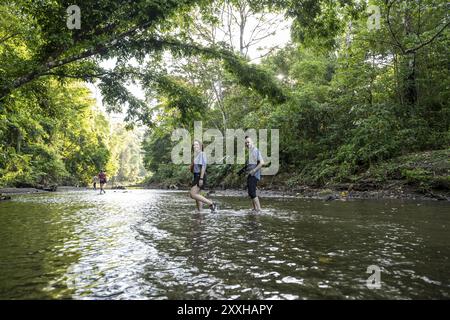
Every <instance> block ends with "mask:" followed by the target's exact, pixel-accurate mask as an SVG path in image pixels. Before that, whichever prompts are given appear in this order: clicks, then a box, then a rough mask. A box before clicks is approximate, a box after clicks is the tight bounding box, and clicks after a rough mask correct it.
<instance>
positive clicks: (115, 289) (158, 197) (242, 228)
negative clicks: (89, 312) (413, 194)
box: [0, 189, 450, 299]
mask: <svg viewBox="0 0 450 320" xmlns="http://www.w3.org/2000/svg"><path fill="white" fill-rule="evenodd" d="M216 200H217V201H218V202H219V204H220V211H219V212H218V213H216V214H212V213H209V212H208V211H207V210H205V212H204V213H195V211H194V207H195V206H194V204H193V201H192V200H191V199H190V198H189V197H187V193H186V192H180V191H167V190H139V189H136V190H125V191H122V190H120V191H119V190H117V191H116V192H113V191H112V190H108V191H107V193H106V194H105V195H98V194H97V193H96V192H94V191H70V192H57V193H46V194H34V195H18V196H14V197H13V199H12V200H11V201H5V202H1V203H0V219H1V224H0V299H449V298H450V232H449V228H450V204H449V203H448V202H434V201H427V202H419V201H401V200H357V201H356V200H355V201H346V202H342V201H332V202H324V201H320V200H308V199H292V198H291V199H289V198H270V199H262V200H261V203H262V205H263V207H264V208H265V209H264V212H262V213H261V214H252V213H250V212H249V210H248V207H249V200H248V199H246V198H238V197H217V198H216ZM369 266H376V268H379V270H380V272H379V280H380V282H377V283H376V284H378V285H379V288H369V287H368V285H367V284H368V281H367V279H368V277H369V276H370V273H367V268H368V267H369ZM374 283H375V282H370V283H369V284H374Z"/></svg>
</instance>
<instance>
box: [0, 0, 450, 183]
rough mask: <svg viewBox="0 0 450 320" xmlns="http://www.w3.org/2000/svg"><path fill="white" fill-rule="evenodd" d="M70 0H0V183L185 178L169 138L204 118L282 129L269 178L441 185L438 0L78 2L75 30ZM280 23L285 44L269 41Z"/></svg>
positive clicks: (443, 121) (229, 174) (442, 21)
mask: <svg viewBox="0 0 450 320" xmlns="http://www.w3.org/2000/svg"><path fill="white" fill-rule="evenodd" d="M72 2H73V1H65V0H51V1H50V0H43V1H32V0H11V1H8V2H6V3H2V4H0V141H1V143H0V187H8V186H15V187H21V186H37V185H51V184H57V185H76V186H86V185H89V184H90V182H91V180H92V177H93V176H94V175H95V174H97V173H98V171H99V170H100V169H105V170H106V172H107V173H108V176H110V177H115V179H117V181H126V182H129V183H133V184H134V183H138V182H141V183H144V184H150V185H152V184H153V185H154V184H156V185H160V186H169V185H176V186H178V187H181V186H186V185H188V184H189V180H190V175H191V173H190V172H189V170H188V168H187V166H186V165H175V164H172V163H171V162H170V151H171V148H172V146H173V145H174V143H173V142H172V141H171V134H172V131H173V130H174V129H176V128H186V129H188V130H191V131H192V130H193V125H194V121H203V127H205V128H217V129H219V130H221V131H225V130H226V129H227V128H255V129H279V130H280V172H279V173H278V174H277V175H276V176H270V177H265V178H263V180H262V186H263V187H268V188H286V189H295V188H299V187H300V186H314V187H325V186H330V187H331V186H341V187H342V186H345V188H348V187H349V186H350V185H352V186H357V185H359V186H360V187H361V188H364V187H369V186H371V187H373V188H378V187H383V186H386V185H387V184H389V183H390V182H392V181H399V183H401V184H405V185H408V186H412V187H414V188H416V189H417V190H419V191H421V192H429V191H431V190H443V191H445V192H448V190H449V188H450V106H449V104H448V101H449V92H450V90H449V86H450V76H449V66H450V63H449V58H448V57H449V50H448V48H449V44H450V41H449V40H450V39H449V35H450V31H449V28H448V27H449V18H448V12H449V11H448V9H449V7H448V3H447V2H446V1H444V0H417V1H404V0H398V1H396V0H373V1H362V0H361V1H357V0H336V1H329V0H273V1H269V0H217V1H207V0H197V1H195V0H193V1H189V0H168V1H165V0H160V1H159V0H138V1H126V0H112V1H106V0H95V1H94V0H84V1H82V2H80V4H79V7H80V10H81V11H80V12H81V14H80V17H81V26H80V28H79V29H77V28H74V29H71V28H69V27H68V26H67V19H68V12H67V8H68V7H69V6H70V5H72V4H73V3H72ZM283 24H287V25H288V29H289V30H288V31H290V39H289V41H288V43H287V44H286V45H283V46H276V45H273V46H271V44H270V43H269V44H267V43H265V42H264V40H265V39H266V38H268V37H269V36H274V35H275V33H274V32H275V30H276V28H278V27H279V26H281V25H283ZM255 52H256V53H255ZM257 52H261V54H260V56H258V55H257ZM255 56H256V58H255ZM108 60H114V61H115V63H114V65H113V67H109V68H108V67H105V66H104V62H105V61H108ZM88 84H90V85H95V86H96V87H97V88H99V90H100V92H101V95H102V104H103V106H104V107H105V108H106V111H108V112H111V113H123V114H124V121H123V123H112V122H111V121H110V120H108V116H107V113H105V111H104V110H103V109H101V108H99V107H98V106H97V102H96V101H95V99H94V98H93V96H92V94H91V92H90V90H89V87H88ZM130 85H138V86H140V87H141V88H142V90H143V92H144V94H145V97H144V98H142V97H138V96H136V95H135V94H133V92H132V90H130ZM137 128H144V129H145V133H142V132H141V131H137V130H136V129H137ZM238 170H239V166H237V165H236V166H230V165H225V164H223V165H220V164H219V165H211V166H210V167H208V175H209V178H208V184H209V185H210V186H211V187H223V188H227V187H229V188H235V187H239V186H240V184H241V183H242V181H241V180H240V178H239V177H238V175H237V174H236V172H237V171H238ZM146 172H147V173H148V174H147V176H146V178H145V180H144V179H143V178H144V175H145V173H146Z"/></svg>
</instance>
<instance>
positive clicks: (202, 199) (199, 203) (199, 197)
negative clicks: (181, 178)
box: [189, 186, 213, 211]
mask: <svg viewBox="0 0 450 320" xmlns="http://www.w3.org/2000/svg"><path fill="white" fill-rule="evenodd" d="M199 193H200V187H199V186H193V187H192V188H191V191H190V192H189V196H190V197H191V198H192V199H194V200H195V201H196V203H197V210H198V211H200V210H201V209H202V203H206V204H207V205H209V206H211V205H212V204H213V203H212V201H211V200H208V199H206V198H205V197H204V196H202V195H201V194H199Z"/></svg>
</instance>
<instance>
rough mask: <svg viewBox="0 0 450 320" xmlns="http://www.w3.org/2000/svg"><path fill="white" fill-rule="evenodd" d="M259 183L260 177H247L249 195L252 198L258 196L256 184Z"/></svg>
mask: <svg viewBox="0 0 450 320" xmlns="http://www.w3.org/2000/svg"><path fill="white" fill-rule="evenodd" d="M257 183H258V179H257V178H256V177H255V176H250V175H249V176H248V177H247V189H248V195H249V196H250V198H252V199H255V198H256V184H257Z"/></svg>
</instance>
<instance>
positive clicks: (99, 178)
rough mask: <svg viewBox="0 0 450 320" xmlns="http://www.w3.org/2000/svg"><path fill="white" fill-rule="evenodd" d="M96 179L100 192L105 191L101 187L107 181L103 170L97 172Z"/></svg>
mask: <svg viewBox="0 0 450 320" xmlns="http://www.w3.org/2000/svg"><path fill="white" fill-rule="evenodd" d="M98 180H99V181H100V194H102V193H106V192H105V189H103V186H104V185H105V183H106V182H107V180H106V173H105V171H103V170H101V171H100V173H99V174H98Z"/></svg>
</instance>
